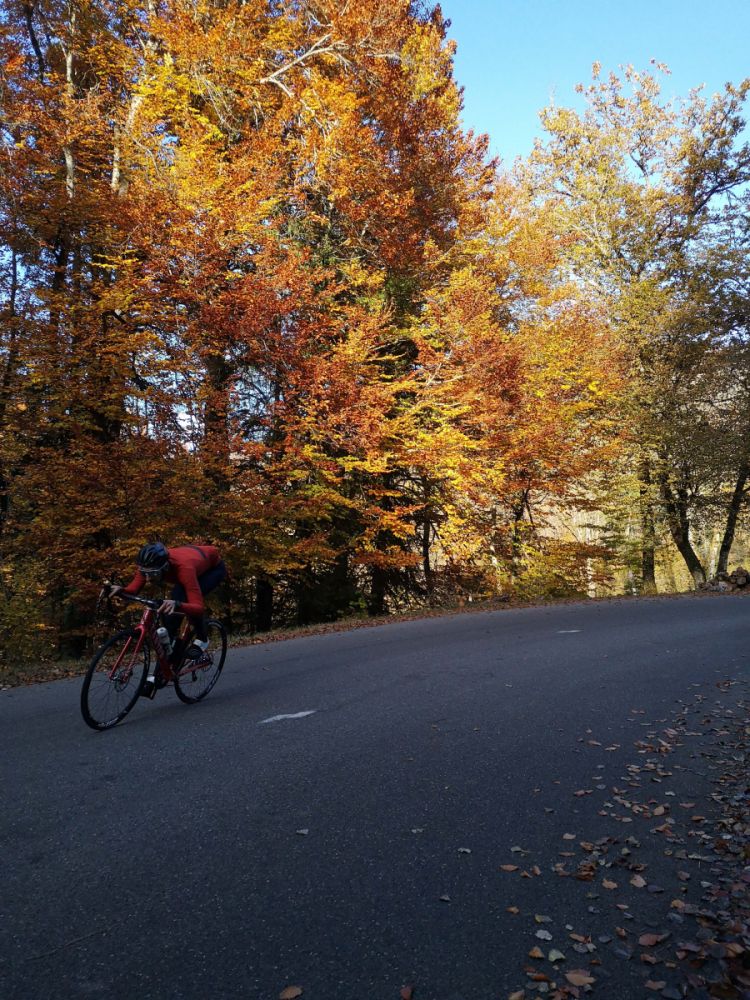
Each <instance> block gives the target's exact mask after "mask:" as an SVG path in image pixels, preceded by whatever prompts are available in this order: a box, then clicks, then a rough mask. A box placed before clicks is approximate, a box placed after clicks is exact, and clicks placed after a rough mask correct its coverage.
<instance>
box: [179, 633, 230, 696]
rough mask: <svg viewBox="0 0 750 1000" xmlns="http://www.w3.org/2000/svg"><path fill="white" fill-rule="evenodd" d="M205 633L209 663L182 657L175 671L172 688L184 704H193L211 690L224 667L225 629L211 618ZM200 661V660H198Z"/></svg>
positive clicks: (225, 652) (225, 651) (225, 650)
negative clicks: (191, 661) (197, 662)
mask: <svg viewBox="0 0 750 1000" xmlns="http://www.w3.org/2000/svg"><path fill="white" fill-rule="evenodd" d="M206 634H207V636H208V641H209V657H210V663H208V664H206V665H205V666H199V665H198V664H195V665H192V666H191V664H190V661H189V660H187V659H183V660H182V663H181V664H180V666H179V669H177V670H176V671H175V679H174V689H175V693H176V694H177V697H178V698H179V699H180V701H184V702H185V704H186V705H194V704H195V703H196V702H198V701H202V700H203V698H205V697H206V695H207V694H208V693H209V691H212V690H213V688H214V686H215V684H216V682H217V681H218V679H219V675H220V674H221V671H222V670H223V669H224V660H225V659H226V656H227V630H226V629H225V628H224V626H223V625H222V624H221V622H219V621H216V620H215V619H213V618H212V619H211V620H210V621H208V622H206ZM199 662H200V661H199Z"/></svg>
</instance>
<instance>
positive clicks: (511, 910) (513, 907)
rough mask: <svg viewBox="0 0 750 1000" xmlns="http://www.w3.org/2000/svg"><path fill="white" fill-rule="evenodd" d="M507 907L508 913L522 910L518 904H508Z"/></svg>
mask: <svg viewBox="0 0 750 1000" xmlns="http://www.w3.org/2000/svg"><path fill="white" fill-rule="evenodd" d="M505 909H506V912H507V913H520V912H521V911H520V910H519V909H518V907H517V906H506V908H505Z"/></svg>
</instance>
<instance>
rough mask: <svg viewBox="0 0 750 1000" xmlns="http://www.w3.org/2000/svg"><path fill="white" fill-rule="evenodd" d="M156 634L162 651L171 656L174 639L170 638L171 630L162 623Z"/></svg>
mask: <svg viewBox="0 0 750 1000" xmlns="http://www.w3.org/2000/svg"><path fill="white" fill-rule="evenodd" d="M156 635H157V638H158V640H159V645H160V647H161V650H162V652H163V653H164V655H165V656H169V655H170V653H171V652H172V640H171V639H170V638H169V632H168V631H167V630H166V629H165V628H164V626H163V625H162V626H161V627H160V628H158V629H157V630H156Z"/></svg>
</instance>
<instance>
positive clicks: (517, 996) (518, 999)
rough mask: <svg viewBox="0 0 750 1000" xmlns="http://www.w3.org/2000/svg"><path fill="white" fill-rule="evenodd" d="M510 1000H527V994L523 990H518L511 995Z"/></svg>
mask: <svg viewBox="0 0 750 1000" xmlns="http://www.w3.org/2000/svg"><path fill="white" fill-rule="evenodd" d="M508 1000H526V994H525V993H524V991H523V990H516V992H515V993H511V994H510V996H509V997H508Z"/></svg>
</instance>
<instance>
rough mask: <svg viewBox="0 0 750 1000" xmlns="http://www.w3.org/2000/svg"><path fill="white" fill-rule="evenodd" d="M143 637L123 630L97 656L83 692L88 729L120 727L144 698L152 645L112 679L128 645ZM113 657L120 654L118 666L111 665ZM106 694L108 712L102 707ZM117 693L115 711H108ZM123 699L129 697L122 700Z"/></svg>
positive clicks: (106, 643) (84, 681)
mask: <svg viewBox="0 0 750 1000" xmlns="http://www.w3.org/2000/svg"><path fill="white" fill-rule="evenodd" d="M139 637H140V633H139V632H138V631H136V630H133V629H123V631H122V632H118V633H117V634H116V635H113V636H112V637H111V638H110V639H108V640H107V642H105V643H104V645H102V646H100V647H99V649H98V650H97V652H96V653H95V654H94V658H93V659H92V661H91V663H90V664H89V668H88V670H87V671H86V676H85V678H84V680H83V687H82V689H81V715H83V721H84V722H85V723H86V725H87V726H91V728H92V729H96V730H98V731H99V732H101V731H102V730H105V729H111V728H112V726H116V725H117V723H118V722H121V721H122V719H124V718H125V716H126V715H127V714H128V712H129V711H130V710H131V708H132V707H133V705H135V703H136V702H137V701H138V699H139V698H140V696H141V692H142V691H143V685H144V684H145V683H146V675H147V673H148V664H149V657H150V652H149V647H148V643H146V642H144V643H143V645H142V646H141V648H140V650H139V651H138V659H137V661H134V662H131V663H126V664H125V665H124V667H123V668H122V669H120V670H118V672H117V674H116V675H115V676H114V677H111V676H110V673H111V670H112V668H113V667H114V666H115V665H116V663H117V660H118V659H119V657H120V656H122V654H123V653H126V652H127V649H128V643H129V642H133V643H137V642H138V639H139ZM120 647H122V648H121V650H120ZM118 650H119V651H118ZM112 653H115V654H116V655H115V660H114V662H110V660H111V657H110V654H112ZM97 678H98V679H97ZM102 692H104V693H105V698H104V708H102V706H101V702H102V698H101V697H100V695H101V693H102ZM113 693H114V696H115V699H116V701H115V707H114V708H113V709H112V710H107V709H106V705H108V704H109V701H110V696H111V695H112V694H113ZM120 695H125V697H124V698H120V697H119V696H120Z"/></svg>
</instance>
